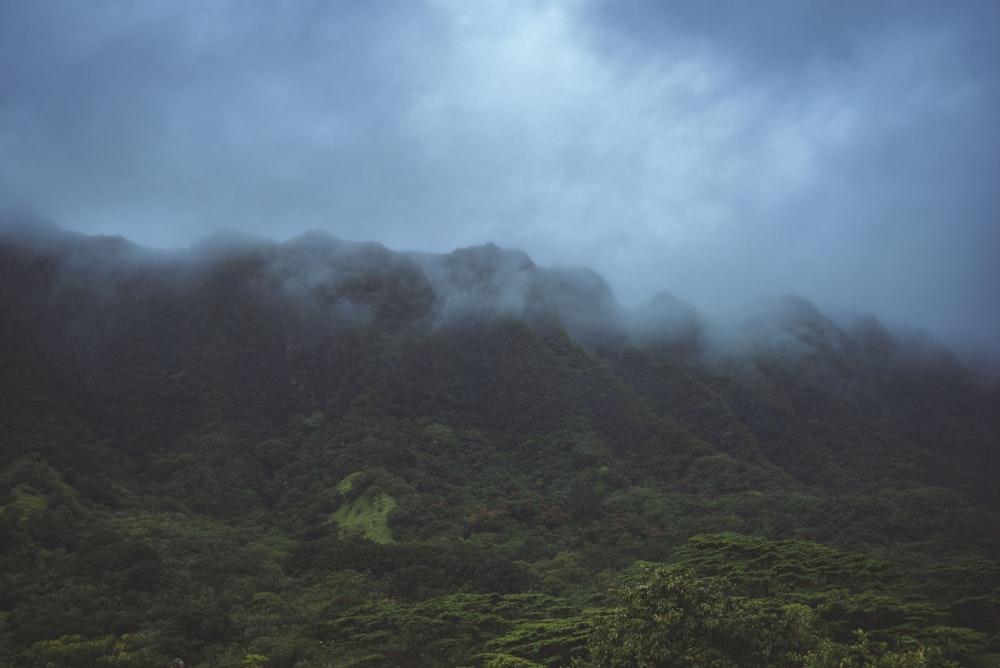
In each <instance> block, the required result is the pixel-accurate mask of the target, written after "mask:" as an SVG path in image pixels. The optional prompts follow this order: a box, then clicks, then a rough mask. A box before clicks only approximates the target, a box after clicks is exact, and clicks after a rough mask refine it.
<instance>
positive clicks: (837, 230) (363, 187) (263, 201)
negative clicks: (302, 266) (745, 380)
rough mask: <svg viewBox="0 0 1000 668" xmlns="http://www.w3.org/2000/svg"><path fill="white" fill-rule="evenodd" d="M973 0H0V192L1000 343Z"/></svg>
mask: <svg viewBox="0 0 1000 668" xmlns="http://www.w3.org/2000/svg"><path fill="white" fill-rule="evenodd" d="M998 31H1000V3H998V2H995V1H994V0H954V1H950V0H949V1H947V2H945V1H943V0H831V1H829V2H825V1H820V0H760V1H755V2H744V1H742V0H671V1H659V0H561V1H555V0H553V1H551V2H545V1H542V0H427V1H420V0H369V1H365V2H353V1H350V2H348V1H338V0H322V1H320V0H289V1H287V2H248V1H242V0H228V1H227V0H162V1H158V0H129V1H126V0H88V1H87V2H79V1H78V0H4V1H3V2H0V210H3V211H8V212H31V213H32V214H33V215H36V216H39V217H42V218H45V219H47V220H50V221H53V222H55V223H57V224H59V225H60V226H62V227H65V228H67V229H72V230H77V231H81V232H85V233H89V234H118V235H122V236H125V237H127V238H129V239H132V240H134V241H136V242H138V243H141V244H143V245H149V246H154V247H179V246H186V245H189V244H191V243H193V242H194V241H196V240H197V239H199V238H201V237H203V236H205V235H207V234H209V233H211V232H212V231H213V230H215V229H236V230H242V231H245V232H249V233H252V234H257V235H261V236H265V237H268V238H273V239H279V240H284V239H288V238H291V237H293V236H296V235H298V234H300V233H302V232H304V231H306V230H326V231H328V232H330V233H331V234H333V235H335V236H337V237H340V238H343V239H348V240H357V241H377V242H380V243H382V244H384V245H386V246H388V247H389V248H392V249H394V250H419V251H433V252H449V251H451V250H453V249H455V248H458V247H464V246H469V245H476V244H484V243H487V242H494V243H496V244H498V245H500V246H504V247H509V248H518V249H521V250H523V251H525V252H527V253H528V254H529V255H530V256H531V257H532V258H533V259H534V260H535V262H536V263H537V264H539V265H542V266H586V267H590V268H592V269H594V270H596V271H598V272H599V273H601V274H602V275H603V276H604V277H605V278H606V279H607V281H608V282H609V284H610V286H611V288H612V290H613V291H614V293H615V295H616V296H617V297H618V299H619V300H620V301H621V302H622V303H623V304H625V305H626V306H630V307H632V306H637V305H639V304H640V303H642V302H643V301H644V300H646V299H647V298H649V297H650V296H652V295H653V294H654V293H655V292H657V291H660V290H666V291H669V292H671V293H673V294H674V295H676V296H677V297H679V298H681V299H684V300H686V301H689V302H692V303H694V304H695V305H697V306H699V307H700V308H702V309H706V310H712V309H726V308H731V307H733V306H735V305H736V304H738V303H741V302H743V301H745V300H748V299H751V298H754V297H756V296H758V295H764V294H775V293H793V294H797V295H801V296H803V297H805V298H806V299H809V300H811V301H813V302H814V303H816V304H817V305H818V306H820V308H824V309H834V310H836V309H852V310H858V311H864V312H871V313H874V314H876V315H877V316H879V317H880V318H881V319H882V320H883V321H885V322H888V323H890V324H910V325H915V326H919V327H923V328H925V329H927V330H928V331H929V332H930V333H931V334H932V335H934V336H936V337H938V338H940V339H942V340H945V341H946V342H948V343H952V344H957V345H973V346H977V347H979V348H984V349H991V350H993V351H994V352H998V353H1000V121H998V120H997V119H1000V40H998V39H996V35H997V34H998Z"/></svg>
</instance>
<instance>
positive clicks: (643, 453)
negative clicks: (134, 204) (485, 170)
mask: <svg viewBox="0 0 1000 668" xmlns="http://www.w3.org/2000/svg"><path fill="white" fill-rule="evenodd" d="M667 287H670V286H667ZM789 287H790V288H794V286H789ZM681 288H683V286H674V287H673V289H676V290H677V291H678V292H682V291H683V290H682V289H681ZM656 289H657V286H651V291H650V294H653V293H655V290H656ZM991 368H993V369H995V368H996V367H995V366H994V367H990V366H989V364H988V363H983V364H981V365H976V364H970V363H969V361H968V360H967V359H965V358H960V357H959V356H957V355H956V353H954V352H953V351H952V350H950V349H949V348H947V347H945V346H944V345H942V344H941V343H939V342H937V341H935V340H934V339H933V338H931V336H929V335H928V334H926V333H924V332H922V331H919V330H911V329H906V328H905V327H896V326H892V327H890V326H889V325H887V324H884V323H882V322H881V321H880V320H879V319H878V315H877V314H875V315H866V314H827V313H824V312H822V311H821V310H820V309H819V308H817V307H816V306H815V305H814V304H812V303H810V302H809V301H807V300H806V299H803V298H801V297H797V296H794V295H792V294H786V295H776V296H772V297H761V298H760V299H759V300H758V301H756V302H754V303H752V304H748V305H747V307H746V308H745V309H743V310H736V311H735V312H732V313H726V314H716V313H708V312H702V311H701V310H699V308H697V307H696V306H694V305H691V304H688V303H686V302H684V301H682V300H681V299H679V298H677V297H675V296H673V295H672V294H669V293H667V292H660V293H656V294H655V295H654V296H653V297H651V298H650V299H649V301H648V302H646V303H645V304H643V305H641V306H639V307H637V308H625V307H623V306H622V305H620V304H619V302H618V301H617V300H616V298H615V296H614V295H613V293H612V292H611V290H610V288H609V287H608V285H607V283H606V282H605V281H604V279H603V278H602V277H601V276H600V275H598V274H596V273H594V272H593V271H590V270H588V269H583V268H561V267H542V266H538V265H536V264H535V263H534V262H533V261H532V260H531V258H530V257H529V256H528V255H526V254H525V253H523V252H521V251H518V250H513V249H504V248H499V247H497V246H494V245H492V244H487V245H483V246H476V247H470V248H461V249H458V250H454V251H453V252H450V253H446V254H434V253H417V252H407V251H397V250H390V249H388V248H385V247H383V246H381V245H379V244H376V243H359V242H348V241H342V240H339V239H336V238H334V237H332V236H329V235H327V234H325V233H309V234H305V235H303V236H300V237H297V238H294V239H291V240H288V241H284V242H277V241H271V240H267V239H261V238H256V237H251V236H245V235H241V234H239V233H235V232H232V233H216V234H214V235H212V236H209V237H207V238H205V239H203V240H202V241H200V242H198V243H195V244H193V245H191V246H190V247H187V248H183V249H177V250H157V249H151V248H146V247H141V246H138V245H136V244H133V243H131V242H130V241H128V240H126V239H123V238H121V237H107V236H87V235H82V234H78V233H72V232H68V231H65V230H63V229H61V228H59V227H56V226H54V225H32V226H17V225H13V224H8V225H7V227H5V228H4V229H3V231H2V232H0V665H3V666H46V667H47V666H53V667H66V668H69V667H87V666H97V667H100V666H108V667H111V666H115V667H129V668H133V667H134V668H140V667H157V666H159V667H162V668H167V667H168V666H170V665H171V664H172V662H175V660H176V659H181V660H182V661H183V663H184V665H185V666H187V668H203V667H209V666H214V667H261V668H263V667H267V668H292V667H305V666H319V667H324V666H336V667H341V666H343V667H351V666H353V667H378V666H405V667H423V666H427V667H457V666H481V667H486V668H529V667H533V668H538V667H541V666H545V667H556V666H576V667H588V666H593V667H605V666H623V667H624V666H628V667H637V668H638V667H661V666H663V667H670V666H690V667H695V666H697V667H713V666H718V667H725V666H778V667H793V666H795V667H812V668H843V667H851V668H853V667H857V668H862V667H869V666H871V667H876V666H877V667H896V666H899V667H922V666H942V667H943V666H971V667H975V668H988V667H990V666H993V667H996V666H1000V483H998V480H1000V383H998V382H997V374H996V373H995V372H994V373H992V374H991V373H990V372H989V371H990V369H991ZM175 665H179V664H175Z"/></svg>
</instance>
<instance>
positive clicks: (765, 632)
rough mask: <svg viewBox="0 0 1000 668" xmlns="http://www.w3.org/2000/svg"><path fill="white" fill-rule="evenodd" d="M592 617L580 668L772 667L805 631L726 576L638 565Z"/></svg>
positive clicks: (800, 640)
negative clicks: (614, 601) (634, 576)
mask: <svg viewBox="0 0 1000 668" xmlns="http://www.w3.org/2000/svg"><path fill="white" fill-rule="evenodd" d="M617 598H618V605H617V606H616V607H614V608H613V609H611V610H610V611H608V612H607V613H606V614H603V615H600V616H598V617H597V619H596V620H595V622H594V627H593V631H592V633H591V636H590V639H589V641H588V650H589V660H588V661H584V662H579V663H578V665H582V666H623V667H624V666H630V667H632V668H647V667H648V668H652V667H659V666H718V667H720V668H721V667H725V666H734V667H735V666H741V667H745V666H773V665H780V664H781V659H782V658H783V657H784V656H786V655H787V654H788V653H789V652H791V651H794V650H796V649H798V648H800V647H801V646H802V645H803V643H805V642H806V641H807V638H808V637H809V634H808V626H809V624H808V623H807V624H804V625H802V624H795V625H792V624H788V623H785V622H786V621H787V620H783V619H782V618H781V617H779V616H778V615H775V614H770V613H768V612H766V611H765V610H764V609H763V607H762V606H761V605H760V604H759V603H758V602H757V601H754V600H752V599H746V598H743V597H738V596H734V595H733V593H732V590H731V588H730V586H729V585H728V583H727V582H725V581H724V580H721V579H718V578H697V577H695V576H694V575H693V574H692V573H691V572H690V571H686V572H680V571H677V570H672V569H668V568H650V567H645V568H643V570H642V573H641V578H640V581H639V583H638V584H635V585H630V586H626V587H623V588H622V589H621V590H619V591H618V593H617Z"/></svg>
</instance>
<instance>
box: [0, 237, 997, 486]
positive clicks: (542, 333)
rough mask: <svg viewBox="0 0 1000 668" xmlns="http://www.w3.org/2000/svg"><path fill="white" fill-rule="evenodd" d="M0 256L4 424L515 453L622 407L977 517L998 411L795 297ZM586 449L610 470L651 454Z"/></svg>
mask: <svg viewBox="0 0 1000 668" xmlns="http://www.w3.org/2000/svg"><path fill="white" fill-rule="evenodd" d="M0 254H2V259H3V262H2V269H0V271H2V272H3V277H2V278H3V286H4V290H3V293H2V294H0V309H2V311H0V314H2V316H3V322H4V328H5V337H4V341H5V345H4V347H3V354H4V357H5V365H6V368H7V369H8V372H7V373H6V374H5V382H6V385H7V394H8V396H10V397H13V398H14V399H13V400H8V401H7V402H5V410H6V411H7V412H8V413H10V412H11V411H14V410H16V408H17V407H18V406H21V407H27V406H34V407H35V408H36V409H37V407H39V406H43V405H46V406H47V405H57V404H58V405H60V406H63V407H65V408H67V409H68V410H71V411H73V412H74V413H75V414H77V415H78V416H79V417H80V418H81V419H83V420H84V421H85V422H87V423H88V424H91V425H92V426H93V427H94V428H95V429H96V430H97V432H98V433H99V434H101V435H102V436H106V437H107V438H109V439H110V442H111V447H114V448H120V449H122V450H126V451H135V450H143V449H146V448H156V447H164V446H166V445H167V444H169V443H170V442H171V441H172V440H173V439H175V438H176V437H178V436H179V435H181V434H183V433H186V432H187V431H190V430H192V429H196V428H201V427H204V426H205V425H208V424H213V423H224V422H227V421H233V420H236V421H240V422H243V423H245V424H247V425H248V426H252V427H253V428H255V429H259V430H264V431H266V430H267V429H268V428H270V427H273V426H274V425H277V424H284V423H285V422H286V421H287V419H288V416H289V415H290V414H293V413H303V414H309V413H311V412H312V411H315V410H332V411H333V412H334V413H335V414H345V413H346V412H349V411H350V410H352V409H353V408H356V407H357V406H358V405H359V401H360V399H359V398H360V397H368V402H369V404H370V405H369V410H371V411H374V413H375V414H376V415H377V414H379V413H380V412H382V411H388V412H391V413H393V414H396V415H407V416H410V417H417V416H419V415H423V414H424V413H426V412H427V411H430V412H431V413H432V414H433V415H434V416H436V417H439V418H441V419H448V420H454V419H455V417H456V416H459V415H460V416H461V419H462V420H463V421H465V422H467V423H468V424H470V425H477V426H479V425H478V423H479V422H483V424H484V425H488V426H489V427H490V428H493V429H497V428H501V427H502V428H503V429H504V430H505V431H507V432H510V431H511V430H516V428H517V425H522V424H523V425H525V427H524V429H526V430H529V431H530V429H531V428H532V425H534V424H535V423H534V422H533V420H538V421H540V422H539V424H541V423H545V424H548V423H552V422H559V421H562V420H565V419H568V417H569V416H575V417H584V418H586V419H588V420H593V419H594V417H595V416H600V415H609V413H612V412H613V411H611V410H609V408H608V407H611V406H616V405H618V406H620V405H626V404H627V405H629V406H631V407H632V408H631V409H630V410H631V411H632V412H636V411H638V412H639V413H642V414H644V415H645V416H647V417H648V418H649V420H652V421H653V422H657V421H659V422H657V424H659V423H664V424H669V425H671V428H674V429H683V430H685V432H686V433H687V438H688V439H689V440H691V441H692V442H694V441H697V442H699V443H701V444H703V445H704V446H705V447H708V448H711V449H714V450H718V451H720V452H727V453H729V454H732V455H733V456H737V457H742V458H746V459H747V461H754V462H763V461H766V462H767V463H769V464H770V465H772V466H775V467H778V468H780V469H783V470H785V471H786V472H787V473H789V474H790V475H791V476H792V477H793V478H796V479H798V480H800V481H802V482H805V483H808V484H816V485H820V486H821V487H828V488H830V489H831V490H842V489H845V488H850V487H857V486H864V485H868V484H876V483H877V482H878V481H879V480H884V479H886V478H887V477H888V478H890V479H897V478H899V479H907V478H914V479H917V480H920V481H922V482H933V483H934V484H941V485H944V486H947V487H952V488H956V489H960V490H963V491H968V492H972V493H975V494H977V495H986V496H987V497H989V496H990V495H991V494H992V492H991V487H992V485H991V484H990V482H989V481H990V479H991V478H990V477H991V476H992V475H993V474H994V473H995V472H996V456H995V453H993V452H992V451H991V446H992V445H993V440H992V439H993V438H994V437H995V435H996V433H997V431H996V429H997V418H996V416H997V414H998V411H996V410H995V408H996V401H995V395H992V394H991V393H990V392H989V391H987V390H986V389H984V388H980V387H978V386H976V384H975V383H974V382H973V381H972V379H971V378H970V377H969V375H968V374H967V373H966V372H965V371H964V369H963V368H962V367H961V365H959V364H958V362H956V361H955V359H954V357H953V356H952V355H951V354H950V353H949V352H948V351H947V350H946V349H945V348H944V347H942V346H940V345H939V344H936V343H934V342H933V341H931V340H929V339H927V338H926V337H922V338H921V337H911V338H910V339H900V338H896V337H894V336H893V335H892V334H890V333H889V332H888V331H887V330H885V328H884V327H882V326H881V325H880V324H879V323H878V322H877V320H875V319H874V318H868V319H867V320H859V321H857V322H855V323H853V324H851V325H850V326H845V327H844V328H840V327H838V326H836V325H835V324H834V323H833V322H831V321H830V320H829V319H827V318H826V317H825V316H824V315H823V314H822V313H820V312H819V311H818V310H817V309H816V308H815V307H814V306H813V305H811V304H809V303H808V302H806V301H805V300H802V299H800V298H795V297H783V298H775V299H773V300H771V301H767V302H764V303H761V304H758V305H756V306H755V307H754V308H753V309H751V310H748V311H747V312H746V313H745V314H743V315H740V316H739V317H732V318H730V319H729V320H725V321H723V320H715V321H713V320H711V319H706V318H705V317H703V316H701V315H700V314H699V313H698V312H697V310H696V309H695V308H694V307H692V306H690V305H686V304H683V303H681V302H679V301H677V300H676V299H674V298H672V297H670V296H668V295H662V294H661V295H658V296H657V297H656V298H654V299H653V300H651V301H650V303H649V304H647V305H646V306H644V307H643V308H641V309H639V310H637V311H636V312H632V313H630V312H626V311H625V310H624V309H622V308H621V307H620V306H619V305H618V304H617V303H616V302H615V300H614V297H613V296H612V294H611V292H610V290H609V289H608V287H607V285H606V284H605V283H604V281H603V280H602V279H601V278H600V277H599V276H597V275H596V274H593V273H592V272H589V271H586V270H548V269H542V268H539V267H537V266H535V265H534V263H532V262H531V260H530V259H529V258H528V257H527V256H526V255H524V254H523V253H520V252H517V251H506V250H502V249H499V248H497V247H495V246H492V245H489V246H483V247H477V248H467V249H460V250H457V251H454V252H453V253H451V254H448V255H431V254H404V253H396V252H392V251H389V250H387V249H385V248H383V247H381V246H378V245H375V244H354V243H346V242H340V241H338V240H336V239H333V238H330V237H328V236H325V235H322V234H318V233H314V234H310V235H306V236H304V237H301V238H298V239H295V240H293V241H290V242H288V243H286V244H276V243H272V242H268V241H265V240H257V239H253V238H243V237H240V238H236V237H226V236H218V237H215V238H210V239H207V240H205V241H204V242H202V243H200V244H198V245H196V246H195V247H193V248H192V249H188V250H185V251H176V252H152V251H148V250H146V249H142V248H138V247H136V246H133V245H132V244H130V243H128V242H127V241H125V240H122V239H116V238H103V237H97V238H88V237H82V236H78V235H71V234H68V233H61V232H59V231H56V230H50V231H49V232H48V233H47V234H46V235H43V236H42V237H41V238H35V239H24V238H20V237H10V238H6V239H5V240H4V241H3V244H2V247H0ZM424 417H427V416H426V415H424ZM621 419H623V418H622V417H621V416H617V417H614V418H612V417H607V420H608V421H609V422H615V421H620V420H621ZM643 419H645V418H643ZM641 422H642V420H640V419H638V418H637V419H636V420H635V425H633V427H632V429H633V430H635V429H638V430H639V431H640V432H641V431H643V430H645V431H649V429H650V428H649V427H641V428H640V427H639V426H636V425H638V424H640V423H641ZM654 431H655V429H654ZM602 436H603V438H605V440H606V441H607V442H608V443H609V445H610V447H612V449H613V450H614V451H616V452H621V453H623V454H628V453H630V452H638V451H640V450H641V449H642V448H641V447H640V445H639V443H640V442H644V441H642V439H640V438H639V437H638V436H637V434H635V433H632V432H631V431H628V430H625V431H622V432H620V433H608V434H604V435H602ZM512 438H513V437H512ZM637 439H639V440H637ZM643 447H644V446H643ZM994 500H995V499H994Z"/></svg>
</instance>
